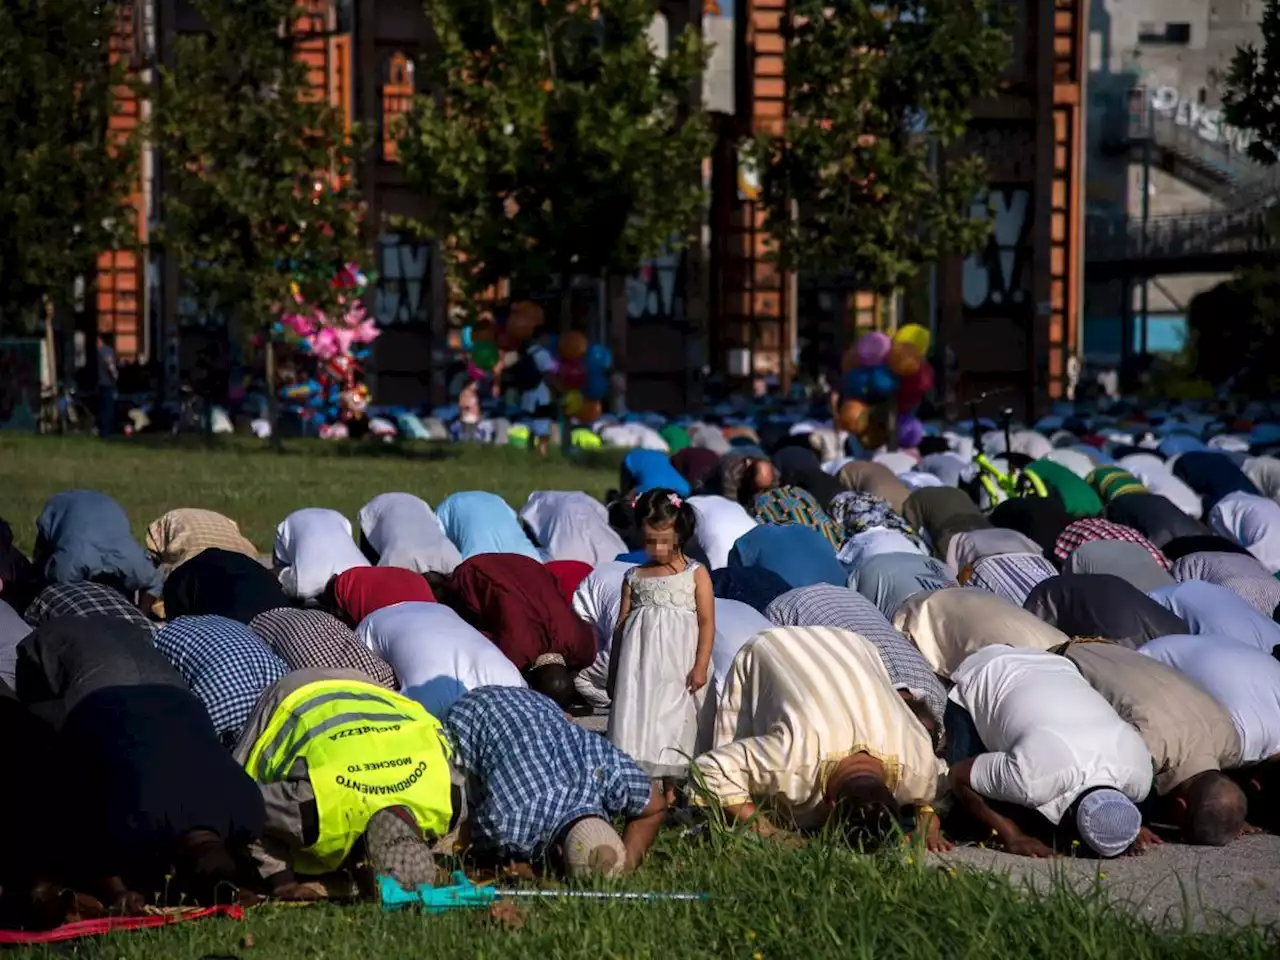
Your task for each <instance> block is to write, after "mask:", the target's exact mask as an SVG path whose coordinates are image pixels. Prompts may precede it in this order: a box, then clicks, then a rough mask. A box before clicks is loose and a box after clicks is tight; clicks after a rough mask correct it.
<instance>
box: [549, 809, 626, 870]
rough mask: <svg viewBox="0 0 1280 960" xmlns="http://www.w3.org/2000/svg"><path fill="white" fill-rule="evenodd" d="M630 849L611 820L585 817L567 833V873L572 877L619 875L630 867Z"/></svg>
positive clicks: (565, 839) (565, 851)
mask: <svg viewBox="0 0 1280 960" xmlns="http://www.w3.org/2000/svg"><path fill="white" fill-rule="evenodd" d="M626 865H627V848H626V846H625V845H624V844H623V843H622V838H621V837H620V836H618V831H617V830H615V829H613V826H612V825H611V824H610V823H609V821H607V820H604V819H602V818H600V817H583V818H582V819H581V820H579V821H578V822H577V823H575V824H574V825H573V826H571V827H570V828H569V829H568V830H567V831H566V832H565V835H564V872H565V873H566V874H567V875H568V876H570V877H616V876H617V875H618V874H620V873H622V871H623V870H624V869H625V868H626Z"/></svg>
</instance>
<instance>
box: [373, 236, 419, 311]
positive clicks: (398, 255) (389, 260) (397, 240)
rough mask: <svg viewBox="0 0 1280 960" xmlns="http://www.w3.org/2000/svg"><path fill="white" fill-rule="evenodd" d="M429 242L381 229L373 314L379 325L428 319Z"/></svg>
mask: <svg viewBox="0 0 1280 960" xmlns="http://www.w3.org/2000/svg"><path fill="white" fill-rule="evenodd" d="M433 253H434V250H433V248H432V246H431V244H429V243H415V242H413V241H411V240H405V239H402V238H401V237H400V235H399V234H397V233H384V234H383V235H382V237H381V238H380V241H379V257H378V288H377V290H376V291H375V293H374V300H373V316H374V319H375V320H377V322H378V323H379V324H380V325H382V326H389V325H393V324H412V323H428V322H430V320H431V283H432V261H431V258H432V255H433Z"/></svg>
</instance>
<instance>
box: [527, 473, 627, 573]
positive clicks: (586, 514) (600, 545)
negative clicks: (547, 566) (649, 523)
mask: <svg viewBox="0 0 1280 960" xmlns="http://www.w3.org/2000/svg"><path fill="white" fill-rule="evenodd" d="M520 519H521V520H523V521H524V522H525V523H527V524H528V525H529V529H530V530H532V531H533V535H534V536H535V537H536V538H537V539H538V543H539V544H541V546H542V549H543V550H544V551H546V554H547V557H548V558H549V559H551V560H580V561H582V562H583V563H587V564H590V565H591V566H593V567H597V566H599V565H600V564H602V563H607V562H609V561H612V560H613V558H614V557H616V556H618V555H619V554H621V553H626V552H627V545H626V544H625V543H623V542H622V538H621V537H620V536H618V534H617V533H616V532H615V531H614V529H613V528H612V527H610V526H609V511H607V510H606V509H605V508H604V504H602V503H601V502H600V501H599V500H596V499H595V498H594V497H591V496H589V495H587V494H585V493H581V492H578V491H563V492H562V491H557V490H535V491H534V492H533V493H531V494H529V499H528V500H526V501H525V504H524V507H523V508H521V510H520Z"/></svg>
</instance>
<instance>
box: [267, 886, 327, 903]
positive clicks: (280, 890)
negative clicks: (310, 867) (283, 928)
mask: <svg viewBox="0 0 1280 960" xmlns="http://www.w3.org/2000/svg"><path fill="white" fill-rule="evenodd" d="M272 896H274V897H275V899H277V900H283V901H285V902H286V903H316V902H318V901H320V900H323V899H325V897H326V892H325V888H324V884H322V883H317V882H315V881H309V882H306V883H303V882H299V881H296V880H295V881H294V882H293V883H286V884H284V885H283V886H280V887H277V888H276V889H275V890H274V891H273V892H272Z"/></svg>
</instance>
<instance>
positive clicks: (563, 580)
mask: <svg viewBox="0 0 1280 960" xmlns="http://www.w3.org/2000/svg"><path fill="white" fill-rule="evenodd" d="M546 568H547V570H548V571H549V572H550V573H551V575H552V576H553V577H555V578H556V583H558V584H560V596H562V597H564V602H565V603H567V604H569V606H570V607H572V606H573V594H574V591H575V590H577V589H578V584H580V583H581V582H582V581H583V580H585V579H586V578H587V574H589V573H591V564H589V563H583V562H582V561H581V560H549V561H548V562H547V563H546Z"/></svg>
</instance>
